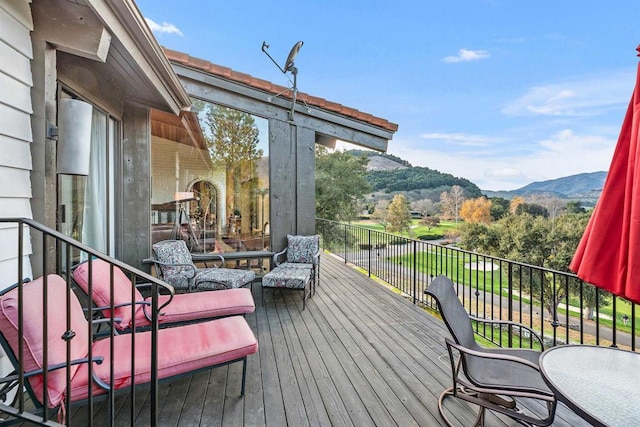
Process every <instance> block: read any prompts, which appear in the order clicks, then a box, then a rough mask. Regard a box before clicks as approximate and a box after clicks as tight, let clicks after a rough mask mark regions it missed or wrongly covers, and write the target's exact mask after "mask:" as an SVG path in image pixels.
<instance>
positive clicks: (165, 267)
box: [145, 240, 256, 292]
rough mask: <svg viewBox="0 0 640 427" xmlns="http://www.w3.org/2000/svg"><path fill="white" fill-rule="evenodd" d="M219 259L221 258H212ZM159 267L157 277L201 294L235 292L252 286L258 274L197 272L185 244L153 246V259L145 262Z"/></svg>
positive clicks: (217, 270)
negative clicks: (203, 292)
mask: <svg viewBox="0 0 640 427" xmlns="http://www.w3.org/2000/svg"><path fill="white" fill-rule="evenodd" d="M213 256H217V257H218V258H219V259H220V265H224V264H225V262H224V257H223V256H222V255H221V254H215V255H214V254H212V257H213ZM145 261H146V262H152V263H153V264H154V265H155V267H156V274H157V276H158V277H159V278H160V279H162V280H164V281H165V282H167V283H169V284H170V285H172V286H173V287H174V288H176V289H183V290H186V291H187V292H191V291H201V290H218V289H233V288H241V287H243V286H246V285H249V284H252V283H253V280H254V279H255V278H256V273H255V272H253V271H251V270H241V269H233V268H221V267H211V268H197V267H196V266H195V265H194V264H193V259H192V258H191V253H190V252H189V249H188V248H187V245H186V243H185V242H184V240H164V241H161V242H158V243H155V244H154V245H153V257H152V258H149V259H148V260H145Z"/></svg>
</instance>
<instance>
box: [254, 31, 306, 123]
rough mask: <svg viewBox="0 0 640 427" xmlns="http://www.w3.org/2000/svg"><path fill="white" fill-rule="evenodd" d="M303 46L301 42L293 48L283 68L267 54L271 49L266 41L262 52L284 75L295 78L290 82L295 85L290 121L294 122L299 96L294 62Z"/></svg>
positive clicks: (292, 89) (292, 90) (296, 70)
mask: <svg viewBox="0 0 640 427" xmlns="http://www.w3.org/2000/svg"><path fill="white" fill-rule="evenodd" d="M303 44H304V42H303V41H302V40H301V41H299V42H298V43H296V44H295V45H293V47H292V48H291V51H290V52H289V56H287V60H286V61H285V63H284V67H281V66H280V65H279V64H278V63H277V62H276V61H275V59H273V58H272V57H271V55H269V52H267V49H269V45H268V44H267V42H265V41H263V42H262V51H263V52H264V53H265V55H267V56H268V57H269V59H270V60H271V62H273V63H274V64H275V65H276V67H278V69H279V70H280V71H281V72H282V74H284V75H286V74H287V73H291V75H292V76H293V82H291V80H289V82H291V83H292V85H293V87H292V88H291V92H292V103H291V110H290V111H289V120H291V121H293V113H294V112H295V108H296V97H297V95H298V69H297V68H296V66H295V62H294V60H295V59H296V56H297V55H298V52H299V51H300V48H301V47H302V45H303ZM287 90H288V89H287ZM282 93H283V92H280V93H279V94H277V95H276V96H275V97H278V96H280V95H281V94H282ZM271 99H272V98H271V97H269V98H268V100H269V102H271Z"/></svg>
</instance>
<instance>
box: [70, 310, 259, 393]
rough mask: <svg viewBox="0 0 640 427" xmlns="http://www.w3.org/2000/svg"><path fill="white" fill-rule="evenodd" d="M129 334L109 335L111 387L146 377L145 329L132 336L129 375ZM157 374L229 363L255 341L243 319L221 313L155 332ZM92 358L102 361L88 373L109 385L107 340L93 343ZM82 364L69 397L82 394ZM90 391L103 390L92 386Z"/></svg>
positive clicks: (85, 375) (84, 378)
mask: <svg viewBox="0 0 640 427" xmlns="http://www.w3.org/2000/svg"><path fill="white" fill-rule="evenodd" d="M133 335H134V334H129V335H118V336H116V337H115V341H114V345H115V350H114V354H115V355H116V359H115V360H114V377H113V387H114V388H115V389H120V388H123V387H128V386H130V385H131V384H132V379H133V378H135V379H134V381H135V383H136V384H142V383H146V382H149V381H150V380H151V332H138V333H136V334H135V343H136V354H135V374H132V372H131V360H130V355H131V339H132V336H133ZM158 348H159V352H158V358H159V359H158V376H159V378H160V379H162V378H168V377H172V376H174V375H180V374H185V373H188V372H191V371H194V370H197V369H200V368H207V367H211V366H214V365H218V364H221V363H225V362H231V361H234V360H237V359H240V358H243V357H245V356H248V355H250V354H253V353H256V352H257V351H258V342H257V340H256V338H255V336H254V334H253V331H252V330H251V328H250V327H249V325H248V324H247V322H246V321H245V319H244V318H243V317H240V316H234V317H225V318H223V319H217V320H212V321H209V322H203V323H196V324H192V325H186V326H181V327H178V328H168V329H162V330H160V331H158ZM93 354H94V356H102V357H104V363H102V364H101V365H97V364H94V365H93V369H94V375H96V376H97V377H99V378H101V379H102V380H103V381H105V382H106V383H109V382H110V381H109V370H110V364H111V362H110V360H111V359H110V357H109V354H110V352H109V340H108V339H104V340H100V341H97V342H96V343H95V344H94V346H93ZM88 374H89V370H88V366H87V365H82V366H81V367H80V369H78V371H77V373H76V375H75V376H74V377H73V379H72V391H71V401H72V402H73V401H76V400H79V399H85V398H87V397H88V387H87V386H88V380H89V377H88ZM94 392H95V394H102V393H105V391H104V390H102V389H98V388H97V387H96V386H94Z"/></svg>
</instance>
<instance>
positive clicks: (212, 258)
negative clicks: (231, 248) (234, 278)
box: [193, 254, 225, 268]
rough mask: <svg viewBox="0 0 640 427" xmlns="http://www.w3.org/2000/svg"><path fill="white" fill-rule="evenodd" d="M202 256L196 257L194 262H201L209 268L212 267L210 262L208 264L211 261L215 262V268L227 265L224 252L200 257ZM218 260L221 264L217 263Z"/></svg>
mask: <svg viewBox="0 0 640 427" xmlns="http://www.w3.org/2000/svg"><path fill="white" fill-rule="evenodd" d="M200 258H201V257H197V258H196V259H194V260H193V262H194V263H196V262H201V263H203V264H204V266H205V267H207V268H211V267H209V264H207V263H209V262H213V267H215V268H221V267H224V266H225V259H224V256H223V255H222V254H206V257H202V258H203V259H200ZM216 262H218V263H219V264H217V265H216Z"/></svg>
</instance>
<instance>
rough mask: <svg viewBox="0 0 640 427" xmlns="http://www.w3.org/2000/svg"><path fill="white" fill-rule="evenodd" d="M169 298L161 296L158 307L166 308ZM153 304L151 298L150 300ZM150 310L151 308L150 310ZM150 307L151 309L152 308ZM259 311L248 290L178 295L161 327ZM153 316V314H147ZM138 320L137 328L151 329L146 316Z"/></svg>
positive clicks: (163, 312)
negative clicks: (165, 304) (164, 305)
mask: <svg viewBox="0 0 640 427" xmlns="http://www.w3.org/2000/svg"><path fill="white" fill-rule="evenodd" d="M169 298H170V296H169V295H161V296H160V298H158V305H160V306H161V305H162V304H164V303H165V302H166V301H167V300H168V299H169ZM147 302H149V304H150V303H151V298H147ZM149 307H150V306H149ZM149 307H148V308H149ZM255 309H256V306H255V303H254V301H253V296H252V295H251V290H250V289H246V288H240V289H224V290H221V291H209V292H198V293H192V294H178V295H175V296H174V297H173V301H171V303H170V304H169V305H167V306H166V307H164V308H163V309H162V310H161V314H160V316H158V323H159V324H161V325H164V324H168V323H176V322H189V321H192V320H198V319H212V318H215V317H224V316H234V315H238V314H247V313H253V311H254V310H255ZM147 312H150V310H147ZM140 314H141V315H139V316H137V317H136V327H141V326H149V325H150V324H151V322H149V319H148V318H147V317H146V316H144V313H140Z"/></svg>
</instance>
